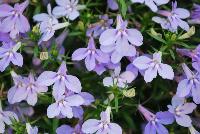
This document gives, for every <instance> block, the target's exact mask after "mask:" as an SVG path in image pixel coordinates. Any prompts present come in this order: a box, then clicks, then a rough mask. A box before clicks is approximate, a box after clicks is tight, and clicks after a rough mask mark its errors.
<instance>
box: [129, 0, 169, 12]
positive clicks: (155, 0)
mask: <svg viewBox="0 0 200 134" xmlns="http://www.w3.org/2000/svg"><path fill="white" fill-rule="evenodd" d="M131 1H132V2H133V3H142V4H143V3H144V4H145V5H147V6H148V7H149V8H150V9H151V10H152V11H153V12H156V11H158V7H157V6H160V5H164V4H167V3H168V2H169V0H131Z"/></svg>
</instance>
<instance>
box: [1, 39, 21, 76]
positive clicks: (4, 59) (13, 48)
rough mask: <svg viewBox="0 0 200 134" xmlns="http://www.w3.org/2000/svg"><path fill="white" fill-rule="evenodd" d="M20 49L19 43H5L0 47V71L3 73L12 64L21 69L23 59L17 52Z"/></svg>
mask: <svg viewBox="0 0 200 134" xmlns="http://www.w3.org/2000/svg"><path fill="white" fill-rule="evenodd" d="M20 47H21V43H17V44H15V43H13V42H9V43H5V42H3V45H2V46H1V47H0V58H1V60H0V71H1V72H3V71H4V70H5V69H6V68H7V67H8V66H9V64H10V62H12V63H13V64H14V65H17V66H19V67H22V65H23V57H22V55H21V54H20V53H18V52H17V50H18V49H19V48H20Z"/></svg>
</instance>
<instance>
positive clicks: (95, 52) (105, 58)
mask: <svg viewBox="0 0 200 134" xmlns="http://www.w3.org/2000/svg"><path fill="white" fill-rule="evenodd" d="M83 59H85V66H86V68H87V70H88V71H92V70H93V69H95V66H96V65H97V62H100V63H108V62H109V60H110V57H109V55H108V54H105V53H103V52H102V51H101V50H99V49H96V47H95V42H94V38H93V37H90V39H89V43H88V46H87V48H79V49H77V50H76V51H75V52H74V53H73V54H72V60H73V61H80V60H83Z"/></svg>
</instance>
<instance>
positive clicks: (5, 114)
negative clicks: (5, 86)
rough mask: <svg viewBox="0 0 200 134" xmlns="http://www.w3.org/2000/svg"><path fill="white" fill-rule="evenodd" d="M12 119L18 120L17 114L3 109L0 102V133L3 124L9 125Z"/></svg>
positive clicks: (2, 129) (2, 130) (2, 131)
mask: <svg viewBox="0 0 200 134" xmlns="http://www.w3.org/2000/svg"><path fill="white" fill-rule="evenodd" d="M0 103H1V102H0ZM12 120H16V121H18V117H17V115H16V114H15V113H14V112H11V111H3V110H2V106H1V104H0V133H4V132H5V124H7V125H11V124H12Z"/></svg>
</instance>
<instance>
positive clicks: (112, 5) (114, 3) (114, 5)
mask: <svg viewBox="0 0 200 134" xmlns="http://www.w3.org/2000/svg"><path fill="white" fill-rule="evenodd" d="M107 5H108V7H109V8H110V9H111V10H118V9H119V6H118V4H117V1H116V0H107Z"/></svg>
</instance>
